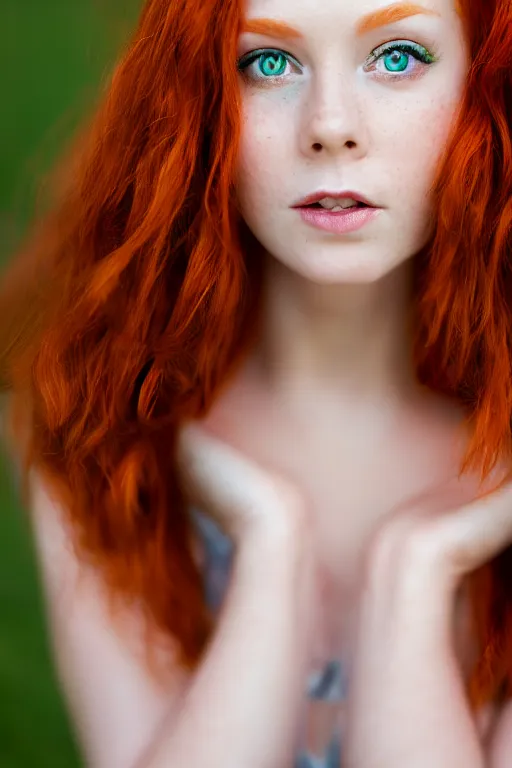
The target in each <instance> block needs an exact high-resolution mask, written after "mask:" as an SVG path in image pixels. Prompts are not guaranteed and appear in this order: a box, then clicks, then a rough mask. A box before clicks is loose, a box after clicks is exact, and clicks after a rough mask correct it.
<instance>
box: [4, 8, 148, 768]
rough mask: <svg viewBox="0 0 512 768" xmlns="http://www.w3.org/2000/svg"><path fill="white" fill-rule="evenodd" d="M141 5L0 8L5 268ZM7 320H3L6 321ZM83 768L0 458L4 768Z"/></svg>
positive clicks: (23, 528) (27, 546) (22, 525)
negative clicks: (48, 174)
mask: <svg viewBox="0 0 512 768" xmlns="http://www.w3.org/2000/svg"><path fill="white" fill-rule="evenodd" d="M141 4H142V0H1V2H0V29H1V30H2V46H1V48H0V71H1V73H2V75H1V81H2V106H3V109H2V120H1V121H0V147H1V149H0V265H1V264H2V263H5V260H6V259H8V258H9V256H10V254H11V252H12V249H13V247H14V246H15V244H16V243H17V242H18V240H19V238H20V236H21V234H22V233H23V231H24V229H25V227H26V226H27V223H28V221H29V220H30V217H31V212H32V209H33V204H34V200H35V196H36V192H37V189H38V184H39V183H40V179H41V174H42V173H43V172H44V171H45V170H46V169H48V168H49V166H50V165H51V164H52V161H53V160H54V159H55V157H56V156H57V155H58V153H59V149H60V148H61V147H63V145H64V143H65V141H66V139H67V138H68V137H69V136H70V134H71V133H72V131H73V129H74V127H75V126H76V125H77V124H78V122H79V120H80V117H81V115H83V114H84V113H87V112H88V111H89V110H90V109H91V107H92V105H93V104H94V101H95V98H96V96H97V95H98V93H99V91H100V89H101V88H102V87H103V85H104V83H105V82H106V79H107V78H108V75H109V73H110V71H111V69H112V65H113V63H114V61H115V59H116V57H117V56H118V54H119V51H120V49H121V48H122V46H123V43H124V41H125V40H126V39H127V37H128V36H129V34H130V31H131V30H132V29H133V27H134V23H135V22H136V18H137V13H138V10H139V7H140V5H141ZM0 322H1V318H0ZM80 765H81V762H80V758H79V756H78V754H77V750H76V747H75V745H74V742H73V738H72V735H71V731H70V728H69V723H68V721H67V718H66V714H65V711H64V708H63V705H62V702H61V699H60V697H59V693H58V689H57V683H56V679H55V675H54V672H53V669H52V662H51V656H50V650H49V644H48V640H47V637H46V630H45V624H44V609H43V605H42V601H41V594H40V590H39V584H38V578H37V570H36V564H35V561H34V555H33V550H32V545H31V541H30V537H29V531H28V526H27V524H26V520H25V517H24V511H23V510H22V508H21V505H20V503H19V499H18V495H17V492H16V489H15V485H14V482H13V480H12V477H11V473H10V471H9V468H8V465H7V463H6V461H5V457H2V456H0V768H28V767H29V766H30V768H35V767H38V766H41V767H43V768H45V767H46V766H48V767H49V768H50V766H51V768H75V767H78V766H80Z"/></svg>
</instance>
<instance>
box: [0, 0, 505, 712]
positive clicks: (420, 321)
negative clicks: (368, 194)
mask: <svg viewBox="0 0 512 768" xmlns="http://www.w3.org/2000/svg"><path fill="white" fill-rule="evenodd" d="M459 5H460V12H461V13H462V16H463V21H464V24H465V29H466V34H467V39H468V41H469V45H470V51H471V60H472V64H471V69H470V73H469V77H468V82H467V88H466V91H465V94H464V97H463V104H462V108H461V112H460V116H459V118H458V121H457V123H456V126H455V128H454V131H453V135H452V137H451V138H450V141H449V143H448V146H447V151H446V154H445V157H444V159H443V161H442V163H441V164H440V167H439V173H438V176H437V182H436V185H435V188H434V189H433V199H434V205H435V231H434V233H433V236H432V240H431V242H430V243H429V245H428V247H427V248H426V249H425V251H424V252H423V253H422V254H421V255H420V256H419V257H418V259H417V264H416V278H417V279H416V295H415V315H416V341H415V359H416V364H417V371H418V377H419V379H420V380H421V381H422V382H423V383H425V384H426V385H428V386H429V387H430V388H431V389H432V390H434V391H438V392H442V393H445V394H448V395H450V396H452V397H454V398H456V399H457V400H459V401H460V402H462V403H463V404H464V406H465V407H466V409H467V413H468V419H469V420H470V422H471V423H472V425H473V430H472V438H471V441H470V444H469V446H468V451H467V455H466V457H465V461H464V465H463V466H462V467H461V471H465V470H467V469H469V468H470V467H471V468H479V470H480V471H481V472H482V475H483V476H486V475H488V474H489V473H490V471H491V470H492V468H493V467H494V466H495V465H496V463H497V462H498V461H501V460H503V459H505V460H506V461H510V448H511V412H512V370H511V367H512V336H511V325H512V265H511V257H512V233H511V225H512V138H511V134H512V102H511V99H512V96H511V94H512V8H511V6H510V2H509V0H460V3H459ZM241 24H242V8H241V2H240V0H209V2H206V3H205V2H204V1H203V0H173V2H172V3H169V2H168V0H148V2H147V3H146V4H145V7H144V9H143V12H142V14H141V18H140V21H139V24H138V27H137V29H136V31H135V34H134V35H133V38H132V40H131V42H130V43H129V45H128V46H127V48H126V50H125V52H124V54H123V56H122V58H121V59H120V61H119V62H118V65H117V66H116V68H115V70H114V73H113V76H112V78H111V81H110V82H109V84H108V87H107V89H106V92H105V93H104V95H103V96H102V99H101V103H100V104H99V106H98V109H97V111H96V112H95V114H94V115H93V116H92V118H91V119H90V120H89V121H88V123H87V124H86V125H85V126H84V127H83V129H82V130H81V131H80V133H79V135H77V136H76V138H75V140H74V142H73V144H72V146H71V149H70V150H69V151H67V152H66V153H65V155H64V156H63V158H62V161H61V162H60V164H59V166H58V168H57V170H56V173H55V185H54V188H55V194H54V196H53V198H52V200H51V201H50V204H49V207H48V210H46V212H45V213H44V215H42V216H40V217H39V218H38V219H37V220H36V221H35V223H34V225H33V227H32V228H31V231H30V233H29V234H28V235H27V237H26V240H25V241H24V243H23V244H22V246H21V248H20V249H19V252H18V253H17V254H16V257H15V258H14V259H13V261H12V263H11V265H10V267H9V269H8V270H7V271H6V273H5V274H4V277H3V282H2V286H1V289H0V316H1V318H2V323H1V327H0V383H1V386H2V388H3V389H4V391H6V392H8V393H9V398H8V402H9V408H8V411H7V415H8V423H9V425H10V431H9V434H10V440H11V441H12V445H14V446H15V449H16V451H19V455H21V456H22V465H23V476H24V477H25V479H26V478H27V477H28V471H29V468H30V467H36V468H37V469H38V470H39V472H40V473H42V474H43V475H44V477H45V478H46V480H47V482H48V483H49V484H51V487H52V489H53V490H54V492H55V493H56V494H57V495H58V498H59V500H60V501H61V502H62V508H63V510H64V511H65V515H66V519H67V521H68V523H69V525H70V534H71V536H72V540H73V541H74V543H75V545H76V549H77V553H78V554H79V556H80V557H81V558H82V559H83V561H84V562H87V563H89V564H90V565H91V566H93V567H94V568H96V569H97V570H98V571H99V573H100V574H101V576H102V578H103V583H104V584H105V588H106V590H107V594H108V595H110V596H111V597H115V598H121V599H122V600H124V601H128V602H129V603H130V604H135V605H137V606H139V607H142V608H143V609H144V611H145V613H146V617H147V626H148V628H151V632H158V633H159V634H160V635H163V636H164V637H166V638H168V639H169V641H170V642H172V643H173V644H174V645H175V647H176V648H177V649H178V651H179V658H180V661H181V663H182V664H183V665H185V666H187V667H189V668H191V669H192V668H194V667H195V666H196V665H197V663H198V661H199V660H200V658H201V655H202V653H203V651H204V648H205V645H206V643H207V642H208V639H209V637H210V635H211V632H212V626H213V623H212V617H211V616H210V614H209V611H208V610H207V607H206V606H205V603H204V599H203V594H202V589H201V578H200V573H199V571H198V567H197V565H196V564H195V560H194V557H193V552H192V543H191V542H192V537H191V522H190V520H189V516H188V514H187V509H186V504H185V499H184V496H183V493H182V491H181V488H180V482H179V476H178V472H177V468H176V436H177V431H178V429H179V427H180V425H181V424H182V423H183V421H184V420H185V419H193V418H198V417H201V416H202V415H204V414H205V413H206V412H207V411H208V409H209V407H210V406H211V404H212V403H213V401H214V399H215V397H216V395H217V394H218V393H219V391H220V389H221V387H223V386H224V384H225V383H226V381H227V380H228V378H229V377H230V376H231V375H233V372H234V371H235V370H236V366H237V364H238V363H239V362H240V361H242V360H243V359H244V355H245V354H246V353H247V352H248V350H249V349H250V347H251V343H252V340H253V339H254V335H255V333H256V331H257V328H258V318H259V316H260V314H261V312H260V305H261V302H260V297H261V262H260V260H259V259H257V258H255V257H254V253H255V250H256V249H254V248H253V247H252V245H253V243H252V241H251V237H250V235H249V233H248V231H247V229H246V228H245V227H244V223H243V221H241V220H240V217H239V215H238V213H237V209H236V205H235V199H234V182H235V176H236V166H237V155H238V149H239V137H240V130H241V121H240V94H239V82H238V75H237V71H236V46H237V38H238V34H239V31H240V28H241ZM511 464H512V462H511ZM509 573H510V574H512V553H510V552H508V551H507V552H505V553H504V554H503V555H502V556H500V557H498V558H496V559H495V560H494V561H493V562H492V563H490V564H488V565H487V566H485V567H484V568H483V569H481V570H480V571H479V572H478V573H476V574H474V577H473V581H472V604H473V607H474V612H475V619H476V624H477V629H478V637H479V643H480V650H481V654H480V659H479V662H478V664H477V665H476V666H475V669H474V671H473V675H472V678H471V681H470V685H469V694H470V698H471V701H472V703H473V705H474V706H478V705H479V704H481V703H483V702H485V701H488V700H489V699H492V698H494V697H496V696H497V695H498V694H499V693H500V692H503V691H507V692H508V691H509V687H510V690H512V686H510V681H511V680H512V670H511V668H510V664H511V660H512V597H511V595H512V590H510V589H509V588H508V587H509V585H511V584H512V581H511V580H510V578H509Z"/></svg>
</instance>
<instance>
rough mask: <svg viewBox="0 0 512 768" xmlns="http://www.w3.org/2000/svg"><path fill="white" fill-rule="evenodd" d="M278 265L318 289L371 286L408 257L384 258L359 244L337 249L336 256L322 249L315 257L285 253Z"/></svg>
mask: <svg viewBox="0 0 512 768" xmlns="http://www.w3.org/2000/svg"><path fill="white" fill-rule="evenodd" d="M279 261H280V262H281V264H283V265H284V266H285V267H287V268H288V269H289V270H291V271H292V272H295V273H296V274H297V275H300V276H301V277H303V278H305V279H306V280H309V281H310V282H312V283H316V284H318V285H349V284H357V285H364V284H372V283H376V282H378V281H379V280H382V279H383V278H385V277H386V276H387V275H390V274H391V273H392V272H394V271H395V270H396V269H398V268H399V267H400V266H401V265H403V264H405V263H406V262H409V261H410V258H408V257H407V256H403V257H401V256H400V255H399V254H396V253H395V254H389V255H386V254H385V253H383V252H382V250H379V249H375V251H372V250H370V249H366V250H365V249H364V246H362V245H361V244H358V245H357V246H355V247H353V248H350V246H343V245H342V246H340V248H339V249H337V252H336V253H335V254H333V253H332V251H331V252H330V253H325V254H324V253H322V252H321V249H318V250H316V251H315V254H314V255H313V254H311V255H310V254H305V253H302V254H297V255H296V258H294V257H293V254H291V253H288V254H287V258H286V260H284V259H283V260H281V259H279Z"/></svg>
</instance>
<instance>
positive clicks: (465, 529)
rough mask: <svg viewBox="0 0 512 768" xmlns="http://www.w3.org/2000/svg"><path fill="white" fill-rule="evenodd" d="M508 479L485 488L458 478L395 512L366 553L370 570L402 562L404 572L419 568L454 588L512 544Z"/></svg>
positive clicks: (495, 478)
mask: <svg viewBox="0 0 512 768" xmlns="http://www.w3.org/2000/svg"><path fill="white" fill-rule="evenodd" d="M504 478H505V472H504V471H501V470H500V471H499V472H498V471H496V472H495V473H494V474H493V475H492V476H491V477H490V478H489V479H488V481H486V485H485V486H482V487H480V486H479V484H478V481H477V479H476V478H471V477H463V478H462V479H458V478H456V479H453V480H451V481H449V482H447V483H445V484H443V485H441V486H438V487H437V488H435V489H434V490H432V491H431V492H430V493H428V494H423V495H422V496H421V497H418V498H416V499H414V500H412V501H411V500H409V501H408V502H407V503H405V504H402V505H400V507H397V508H395V509H393V510H392V511H391V513H390V514H389V515H387V516H386V518H385V519H384V521H383V523H382V524H381V525H380V526H379V527H378V529H377V531H376V533H375V535H374V538H373V539H372V542H371V544H370V546H369V548H368V551H367V558H366V567H367V569H368V568H369V569H370V570H373V569H376V570H377V571H380V570H381V569H382V568H383V567H384V568H385V569H386V567H385V566H384V562H385V561H394V563H395V569H396V565H397V564H398V563H404V569H402V571H407V570H408V571H409V573H411V569H412V571H413V572H414V570H415V569H416V568H420V567H421V568H422V570H423V573H425V570H426V571H427V572H430V573H431V574H434V573H435V574H436V576H440V577H441V578H443V579H444V580H445V583H446V584H449V585H450V586H451V587H452V588H456V587H457V586H458V585H459V584H460V582H461V580H462V579H463V577H464V576H466V575H467V574H469V573H471V572H472V571H475V570H477V569H478V568H479V567H480V566H482V565H484V564H485V563H486V562H488V561H489V560H491V559H493V558H494V557H495V556H497V555H498V554H499V553H500V552H501V551H502V550H504V549H506V547H507V546H509V545H510V544H512V483H510V482H507V483H505V482H504ZM507 480H508V478H507ZM496 489H497V490H496Z"/></svg>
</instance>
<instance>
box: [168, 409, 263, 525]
mask: <svg viewBox="0 0 512 768" xmlns="http://www.w3.org/2000/svg"><path fill="white" fill-rule="evenodd" d="M178 461H179V464H180V469H181V472H182V476H183V479H184V482H185V488H186V491H187V492H188V493H189V494H190V496H191V498H192V499H193V501H194V503H196V504H198V505H203V506H206V508H207V510H208V511H210V513H211V514H214V515H215V516H218V517H226V516H227V515H230V514H233V515H244V514H245V515H247V514H253V513H254V512H255V510H257V509H258V508H259V507H260V506H261V504H263V503H268V501H269V498H270V490H271V489H270V485H271V483H270V480H269V477H268V476H267V475H266V473H265V471H264V470H263V469H262V468H260V467H259V466H258V465H257V464H255V463H253V462H251V461H250V459H247V458H246V457H245V456H244V455H243V454H241V453H240V452H239V451H237V450H236V449H235V448H233V447H232V446H230V445H228V444H227V443H225V442H223V441H221V440H219V439H218V438H216V437H214V436H213V435H211V434H210V433H208V432H206V430H205V429H203V428H201V427H198V426H196V425H194V424H188V425H186V426H185V427H184V428H183V429H182V431H181V433H180V437H179V449H178Z"/></svg>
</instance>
